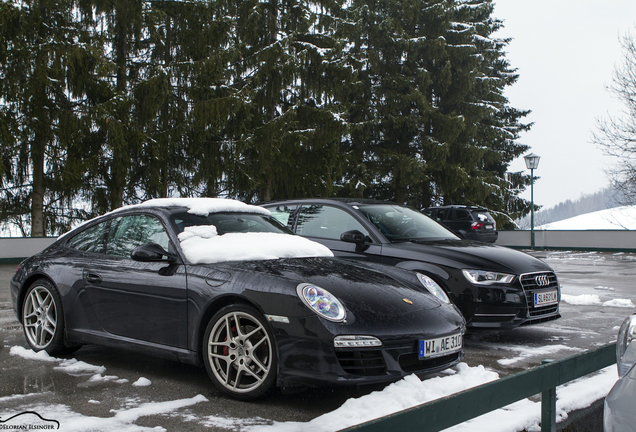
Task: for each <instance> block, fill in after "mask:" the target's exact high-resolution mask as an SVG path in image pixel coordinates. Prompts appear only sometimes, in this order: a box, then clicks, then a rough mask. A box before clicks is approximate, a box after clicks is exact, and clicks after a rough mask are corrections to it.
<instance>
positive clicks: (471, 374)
mask: <svg viewBox="0 0 636 432" xmlns="http://www.w3.org/2000/svg"><path fill="white" fill-rule="evenodd" d="M455 368H456V370H457V373H456V374H454V375H451V376H446V377H436V378H430V379H427V380H425V381H421V380H420V379H419V378H418V377H417V376H415V375H409V376H407V377H405V378H403V379H402V380H400V381H398V382H395V383H393V384H390V385H389V386H387V387H386V388H385V389H384V390H382V391H376V392H373V393H370V394H368V395H365V396H362V397H359V398H352V399H349V400H347V401H346V402H345V403H344V404H342V406H341V407H340V408H338V409H337V410H335V411H332V412H329V413H327V414H323V415H321V416H319V417H316V418H315V419H313V420H311V421H310V422H308V423H301V422H285V423H281V422H274V424H272V425H263V426H253V427H248V428H246V430H247V431H249V432H260V431H276V432H295V431H307V430H311V431H312V432H322V431H325V432H328V431H329V432H331V431H335V430H340V429H344V428H346V427H349V426H353V425H356V424H360V423H363V422H366V421H370V420H374V419H377V418H380V417H384V416H387V415H389V414H393V413H395V412H398V411H402V410H405V409H407V408H411V407H414V406H416V405H420V404H423V403H426V402H429V401H432V400H435V399H438V398H440V397H444V396H448V395H451V394H453V393H458V392H460V391H463V390H466V389H469V388H471V387H476V386H479V385H481V384H485V383H487V382H490V381H494V380H496V379H498V378H499V375H498V374H497V373H496V372H492V371H487V370H486V369H485V368H484V367H483V366H477V367H469V366H468V365H467V364H466V363H460V364H458V365H457V366H456V367H455Z"/></svg>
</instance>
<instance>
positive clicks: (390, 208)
mask: <svg viewBox="0 0 636 432" xmlns="http://www.w3.org/2000/svg"><path fill="white" fill-rule="evenodd" d="M263 206H264V207H266V208H268V209H269V210H271V211H272V215H273V216H274V217H275V218H277V219H278V220H279V221H280V222H281V223H283V224H285V225H287V226H288V227H289V228H290V229H291V230H293V231H294V232H295V233H297V234H300V235H302V236H305V237H307V238H310V239H312V240H314V241H317V242H320V243H322V244H323V245H325V246H327V247H328V248H330V249H331V250H332V251H333V252H334V253H335V255H336V256H340V257H344V258H349V259H355V260H361V261H368V262H375V263H382V264H389V265H394V266H397V267H400V268H403V269H408V270H413V271H416V272H419V273H420V274H423V275H426V276H428V277H429V278H431V279H432V280H434V281H435V283H436V284H438V285H439V286H441V287H442V288H443V289H444V291H445V292H446V293H447V294H448V296H449V297H450V298H451V300H452V301H453V302H454V303H455V304H456V305H457V307H458V308H459V309H460V310H461V312H462V314H463V315H464V318H466V322H467V325H468V327H470V328H514V327H517V326H519V325H525V324H534V323H540V322H545V321H550V320H554V319H557V318H560V316H561V315H560V314H559V301H560V297H561V294H560V286H559V282H558V280H557V276H556V274H555V273H554V271H553V270H552V269H551V268H550V267H549V266H548V265H547V264H545V263H544V262H543V261H541V260H539V259H536V258H534V257H532V256H530V255H528V254H526V253H523V252H521V251H516V250H513V249H509V248H505V247H501V246H495V245H492V244H486V243H481V242H475V241H469V240H463V239H461V238H459V237H458V236H456V235H455V234H453V233H452V232H450V231H449V230H447V229H446V228H444V227H443V226H442V225H440V224H438V223H437V222H435V221H433V220H432V219H430V218H429V217H427V216H425V215H423V214H422V213H420V212H418V211H416V210H414V209H411V208H409V207H406V206H403V205H399V204H395V203H389V202H384V201H375V200H362V199H320V198H317V199H298V200H289V201H280V202H271V203H265V204H263Z"/></svg>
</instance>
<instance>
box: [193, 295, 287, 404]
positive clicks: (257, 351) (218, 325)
mask: <svg viewBox="0 0 636 432" xmlns="http://www.w3.org/2000/svg"><path fill="white" fill-rule="evenodd" d="M228 329H229V331H228ZM228 335H229V337H228ZM203 363H204V364H205V369H206V370H207V372H208V375H209V376H210V379H211V380H212V382H213V383H214V384H215V385H216V387H218V388H219V389H220V390H221V391H223V392H224V393H226V394H228V395H230V396H232V397H233V398H235V399H240V400H251V399H256V398H258V397H260V396H262V395H263V394H265V393H266V392H267V391H268V390H269V389H270V388H271V387H272V385H273V384H274V382H275V380H276V371H277V359H276V347H275V346H274V337H273V335H272V333H271V331H270V329H269V326H268V324H267V322H266V321H265V319H264V318H263V316H262V315H261V314H260V313H259V312H258V311H257V310H256V309H254V308H253V307H251V306H247V305H243V304H235V305H230V306H225V307H223V308H222V309H221V310H219V311H218V312H217V313H216V314H215V315H214V316H213V317H212V319H211V320H210V322H209V323H208V325H207V328H206V330H205V336H204V338H203Z"/></svg>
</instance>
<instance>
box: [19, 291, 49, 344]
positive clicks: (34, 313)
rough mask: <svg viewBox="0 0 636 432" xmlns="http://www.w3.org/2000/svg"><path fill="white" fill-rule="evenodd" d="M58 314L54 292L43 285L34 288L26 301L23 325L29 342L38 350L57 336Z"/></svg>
mask: <svg viewBox="0 0 636 432" xmlns="http://www.w3.org/2000/svg"><path fill="white" fill-rule="evenodd" d="M57 323H58V315H57V307H56V305H55V300H54V299H53V294H51V292H50V291H49V290H48V289H47V288H45V287H43V286H36V287H35V288H33V289H32V290H31V291H30V292H29V294H28V295H27V298H26V300H25V302H24V308H23V314H22V325H23V326H24V333H25V334H26V337H27V338H28V339H29V343H30V344H31V346H32V347H33V348H35V349H36V350H43V349H45V348H46V347H48V346H49V344H50V343H51V341H52V340H53V338H54V337H55V330H56V329H57Z"/></svg>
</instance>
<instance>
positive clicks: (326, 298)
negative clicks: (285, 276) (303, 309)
mask: <svg viewBox="0 0 636 432" xmlns="http://www.w3.org/2000/svg"><path fill="white" fill-rule="evenodd" d="M296 292H297V293H298V297H300V299H301V300H302V301H303V303H305V304H306V305H307V306H308V307H309V308H310V309H311V310H313V311H314V312H316V313H317V314H318V315H320V316H321V317H322V318H324V319H326V320H329V321H333V322H342V321H344V320H345V318H346V312H345V308H344V306H342V303H340V300H338V299H337V298H336V297H335V296H334V295H333V294H331V293H330V292H329V291H327V290H325V289H322V288H320V287H318V286H316V285H311V284H306V283H305V284H300V285H298V286H297V287H296Z"/></svg>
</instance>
